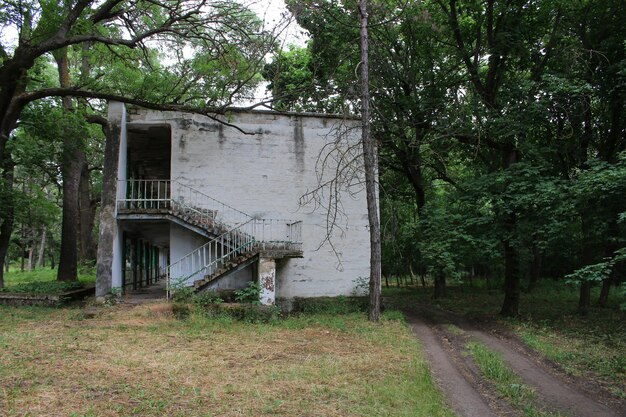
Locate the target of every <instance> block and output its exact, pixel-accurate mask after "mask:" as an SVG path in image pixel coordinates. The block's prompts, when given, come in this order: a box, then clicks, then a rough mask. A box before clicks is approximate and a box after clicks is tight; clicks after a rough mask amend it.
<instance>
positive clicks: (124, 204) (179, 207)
mask: <svg viewBox="0 0 626 417" xmlns="http://www.w3.org/2000/svg"><path fill="white" fill-rule="evenodd" d="M118 181H119V183H118V189H121V190H122V192H123V194H124V197H123V198H118V199H117V208H118V211H127V212H155V211H156V212H159V211H161V212H171V213H172V214H174V215H176V216H179V217H181V218H183V219H184V220H187V221H189V222H191V223H195V224H197V225H200V226H204V227H210V226H223V227H229V226H235V225H238V224H242V223H245V222H246V221H248V220H250V219H252V216H250V215H249V214H247V213H244V212H243V211H241V210H238V209H236V208H234V207H231V206H229V205H228V204H225V203H222V202H221V201H218V200H216V199H214V198H213V197H210V196H208V195H206V194H204V193H202V192H200V191H198V190H194V189H193V188H191V187H188V186H186V185H184V184H181V183H180V182H178V181H175V180H133V179H131V180H118Z"/></svg>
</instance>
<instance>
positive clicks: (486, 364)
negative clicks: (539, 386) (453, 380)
mask: <svg viewBox="0 0 626 417" xmlns="http://www.w3.org/2000/svg"><path fill="white" fill-rule="evenodd" d="M467 349H468V352H469V354H470V355H471V356H472V359H473V360H474V362H475V363H476V365H477V366H478V368H479V369H480V372H481V373H482V374H483V376H484V377H485V378H486V379H488V380H489V381H490V382H491V383H492V384H493V385H494V387H495V389H496V391H497V392H498V394H500V395H501V396H502V397H503V398H505V399H506V400H507V401H508V402H509V403H511V405H513V406H514V407H515V408H518V409H519V410H521V411H522V412H523V414H524V416H526V417H551V416H558V415H559V414H553V413H550V412H547V411H544V410H541V409H539V408H538V407H537V405H536V404H535V400H536V398H537V394H536V393H535V391H534V390H533V389H532V388H530V387H529V386H528V385H525V384H524V383H523V382H522V380H521V379H520V378H519V377H518V376H517V375H516V374H515V373H514V372H513V371H512V370H511V369H510V368H509V367H508V366H507V365H506V363H505V362H504V360H503V359H502V357H500V355H498V354H497V353H496V352H494V351H493V350H491V349H489V348H488V347H487V346H485V345H484V344H482V343H479V342H469V343H468V344H467Z"/></svg>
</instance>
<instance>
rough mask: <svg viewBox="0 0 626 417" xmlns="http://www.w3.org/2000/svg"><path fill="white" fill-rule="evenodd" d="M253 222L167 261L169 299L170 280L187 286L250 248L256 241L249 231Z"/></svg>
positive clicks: (247, 251) (252, 226) (168, 293)
mask: <svg viewBox="0 0 626 417" xmlns="http://www.w3.org/2000/svg"><path fill="white" fill-rule="evenodd" d="M254 222H255V220H254V219H252V220H249V221H248V222H246V223H243V224H241V225H239V226H237V227H234V228H232V229H231V230H229V231H227V232H225V233H222V234H221V235H219V236H217V237H215V238H213V239H211V240H209V241H208V242H207V243H205V244H204V245H202V246H200V247H199V248H197V249H195V250H193V251H191V252H190V253H188V254H187V255H185V256H183V257H182V258H180V259H179V260H177V261H176V262H174V263H172V264H170V265H169V267H168V269H167V273H166V277H167V295H168V298H169V297H170V294H171V290H172V287H173V285H172V283H175V284H174V285H181V286H186V285H188V282H189V281H190V280H192V279H193V281H197V280H198V279H202V278H203V277H205V276H208V275H213V273H215V272H216V271H217V270H218V269H219V268H220V267H222V266H223V265H224V264H226V262H228V261H230V260H231V259H233V258H236V257H239V256H241V255H244V254H246V253H249V252H251V251H253V250H254V247H255V242H256V239H255V238H254V236H253V235H252V234H251V231H252V229H253V228H254Z"/></svg>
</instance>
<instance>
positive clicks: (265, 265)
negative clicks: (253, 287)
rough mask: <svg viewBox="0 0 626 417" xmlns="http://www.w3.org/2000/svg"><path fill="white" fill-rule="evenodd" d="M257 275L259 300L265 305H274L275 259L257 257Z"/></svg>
mask: <svg viewBox="0 0 626 417" xmlns="http://www.w3.org/2000/svg"><path fill="white" fill-rule="evenodd" d="M257 275H258V280H259V285H260V286H261V292H260V294H259V301H260V302H261V304H262V305H265V306H270V305H274V303H275V302H276V260H275V259H274V258H264V257H259V266H258V268H257Z"/></svg>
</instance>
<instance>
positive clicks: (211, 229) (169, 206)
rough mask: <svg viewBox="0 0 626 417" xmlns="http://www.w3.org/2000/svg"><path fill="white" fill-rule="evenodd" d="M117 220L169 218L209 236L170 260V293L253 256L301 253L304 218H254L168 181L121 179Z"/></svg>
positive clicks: (204, 284) (203, 281) (226, 271)
mask: <svg viewBox="0 0 626 417" xmlns="http://www.w3.org/2000/svg"><path fill="white" fill-rule="evenodd" d="M118 189H120V190H122V193H120V194H123V195H125V197H124V198H118V201H117V213H118V218H120V219H163V218H165V219H169V220H171V221H174V222H176V223H179V224H181V225H184V226H186V227H188V228H189V229H191V230H194V231H196V232H198V233H200V234H202V235H203V236H205V237H207V238H209V241H208V242H207V243H205V244H204V245H202V246H200V247H199V248H196V249H195V250H193V251H192V252H190V253H188V254H187V255H185V256H183V257H182V258H180V259H178V260H176V261H174V262H172V263H170V265H169V266H168V267H167V268H166V269H165V271H164V274H165V276H166V279H167V288H168V297H169V295H170V290H171V289H172V288H173V287H176V286H182V285H185V286H187V285H189V284H190V282H192V283H193V287H194V288H195V289H196V290H198V291H200V290H202V289H204V288H206V287H207V286H208V285H209V284H211V283H212V282H214V281H216V280H218V279H220V278H222V277H224V276H226V275H228V274H230V273H232V272H234V271H237V270H239V269H241V268H243V267H245V266H247V265H249V264H251V263H252V262H254V261H255V260H256V258H257V257H258V255H259V254H261V253H270V254H271V255H272V257H274V258H281V257H301V256H302V222H300V221H296V222H294V221H288V220H277V219H257V218H253V217H252V216H250V215H248V214H246V213H244V212H242V211H240V210H237V209H235V208H233V207H231V206H229V205H227V204H225V203H222V202H220V201H218V200H215V199H214V198H212V197H210V196H208V195H206V194H204V193H202V192H200V191H197V190H194V189H192V188H191V187H188V186H186V185H184V184H181V183H179V182H177V181H171V180H126V181H120V184H118Z"/></svg>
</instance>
